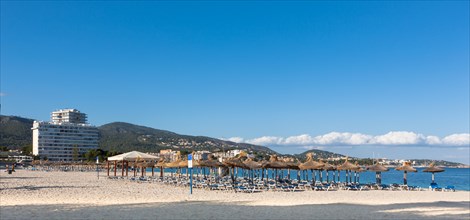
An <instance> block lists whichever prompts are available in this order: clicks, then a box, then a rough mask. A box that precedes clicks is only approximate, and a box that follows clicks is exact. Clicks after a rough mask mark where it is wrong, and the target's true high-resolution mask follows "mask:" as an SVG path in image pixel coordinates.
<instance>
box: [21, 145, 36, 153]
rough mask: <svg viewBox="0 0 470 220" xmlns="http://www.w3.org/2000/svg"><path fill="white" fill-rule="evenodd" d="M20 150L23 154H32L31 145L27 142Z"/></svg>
mask: <svg viewBox="0 0 470 220" xmlns="http://www.w3.org/2000/svg"><path fill="white" fill-rule="evenodd" d="M21 152H22V153H23V154H24V155H32V154H33V145H31V144H28V145H26V146H24V147H22V148H21Z"/></svg>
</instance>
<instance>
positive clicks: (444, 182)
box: [147, 168, 470, 191]
mask: <svg viewBox="0 0 470 220" xmlns="http://www.w3.org/2000/svg"><path fill="white" fill-rule="evenodd" d="M423 169H424V168H417V170H418V172H417V173H408V177H407V179H408V185H411V186H419V187H423V188H428V187H429V184H430V183H431V173H424V172H422V170H423ZM154 171H155V175H159V172H160V170H159V169H154ZM165 171H166V172H170V171H172V172H175V170H174V169H165ZM206 172H208V171H207V169H206ZM183 173H186V170H185V169H183ZM147 174H150V169H148V172H147ZM238 174H239V175H242V171H241V170H239V172H238ZM268 175H269V176H270V177H271V175H272V173H271V170H269V172H268ZM284 176H287V170H285V171H284ZM318 176H319V174H318V173H317V179H318ZM329 177H330V180H331V179H332V178H333V172H330V174H329ZM296 178H297V172H296V171H295V170H292V171H291V179H296ZM336 178H337V177H336ZM308 179H309V180H311V179H312V177H311V173H310V172H309V175H308ZM325 180H326V172H323V181H325ZM340 181H341V182H344V181H345V172H341V173H340ZM435 182H436V183H437V184H438V185H439V186H440V187H446V186H448V185H452V186H455V188H456V189H457V190H467V191H470V168H446V169H445V172H441V173H435ZM360 183H375V172H362V173H360ZM382 183H383V184H392V183H398V184H403V172H402V171H396V170H394V169H390V171H388V172H383V173H382Z"/></svg>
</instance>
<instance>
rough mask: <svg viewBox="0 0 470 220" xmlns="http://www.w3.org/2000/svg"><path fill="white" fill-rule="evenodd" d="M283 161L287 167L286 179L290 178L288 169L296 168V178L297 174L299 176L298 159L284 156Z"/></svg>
mask: <svg viewBox="0 0 470 220" xmlns="http://www.w3.org/2000/svg"><path fill="white" fill-rule="evenodd" d="M284 163H285V164H286V167H287V177H288V179H290V170H297V178H299V176H300V174H299V170H300V168H299V165H300V162H299V161H298V160H296V159H295V158H286V159H285V160H284Z"/></svg>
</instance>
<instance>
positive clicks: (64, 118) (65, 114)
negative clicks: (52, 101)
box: [51, 109, 87, 124]
mask: <svg viewBox="0 0 470 220" xmlns="http://www.w3.org/2000/svg"><path fill="white" fill-rule="evenodd" d="M51 121H52V123H56V124H59V123H74V124H86V121H87V117H86V114H85V113H81V112H80V111H78V110H77V109H60V110H58V111H55V112H52V113H51Z"/></svg>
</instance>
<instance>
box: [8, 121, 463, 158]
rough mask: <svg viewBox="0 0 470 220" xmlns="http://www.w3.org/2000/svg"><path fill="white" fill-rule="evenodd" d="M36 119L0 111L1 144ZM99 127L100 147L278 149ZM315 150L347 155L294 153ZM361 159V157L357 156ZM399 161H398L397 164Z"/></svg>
mask: <svg viewBox="0 0 470 220" xmlns="http://www.w3.org/2000/svg"><path fill="white" fill-rule="evenodd" d="M33 121H34V119H29V118H22V117H18V116H4V115H0V147H8V148H10V149H22V148H23V147H28V146H29V147H31V145H32V135H33V134H32V130H31V127H32V126H33ZM98 129H99V131H100V142H99V148H101V149H103V150H110V151H118V152H126V151H130V150H138V151H143V152H158V151H159V150H161V149H174V150H186V151H192V150H208V151H211V152H214V151H218V150H231V149H247V150H249V151H255V152H259V153H261V154H277V152H275V151H273V150H271V149H269V148H267V147H263V146H258V145H252V144H244V143H235V142H231V141H224V140H219V139H216V138H211V137H204V136H190V135H181V134H177V133H174V132H171V131H165V130H159V129H154V128H149V127H144V126H139V125H134V124H130V123H125V122H113V123H109V124H105V125H102V126H100V127H98ZM309 152H311V153H314V159H319V158H323V159H325V158H331V157H344V155H341V154H337V153H333V152H328V151H323V150H316V149H314V150H309V151H305V152H303V153H301V154H296V155H294V156H295V157H297V158H299V159H301V160H302V161H303V160H304V159H305V158H306V156H305V155H306V154H307V153H309ZM355 159H359V158H355ZM359 160H363V161H361V162H362V164H366V163H370V162H371V161H372V160H371V159H370V158H363V159H359ZM412 161H416V164H420V165H421V164H430V163H431V162H435V164H436V165H438V166H463V164H460V163H455V162H450V161H443V160H437V161H436V160H425V159H414V160H412ZM397 165H399V164H397Z"/></svg>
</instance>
